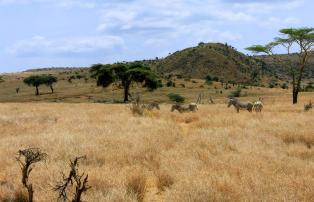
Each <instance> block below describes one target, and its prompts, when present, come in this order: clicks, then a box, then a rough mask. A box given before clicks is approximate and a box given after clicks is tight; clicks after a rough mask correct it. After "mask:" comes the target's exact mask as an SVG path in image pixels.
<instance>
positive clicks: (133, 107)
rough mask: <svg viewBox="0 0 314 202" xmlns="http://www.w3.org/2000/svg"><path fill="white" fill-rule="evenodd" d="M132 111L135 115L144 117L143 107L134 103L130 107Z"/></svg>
mask: <svg viewBox="0 0 314 202" xmlns="http://www.w3.org/2000/svg"><path fill="white" fill-rule="evenodd" d="M130 110H131V112H132V114H133V115H139V116H142V115H143V114H144V109H143V108H142V106H141V105H139V104H136V103H132V104H131V105H130Z"/></svg>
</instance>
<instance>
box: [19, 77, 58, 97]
mask: <svg viewBox="0 0 314 202" xmlns="http://www.w3.org/2000/svg"><path fill="white" fill-rule="evenodd" d="M56 82H57V78H56V77H54V76H51V75H33V76H29V77H27V78H25V79H24V83H25V84H27V85H28V86H34V87H35V89H36V90H35V95H36V96H38V95H39V86H40V85H47V86H49V87H50V89H51V92H52V93H53V86H52V85H53V83H56Z"/></svg>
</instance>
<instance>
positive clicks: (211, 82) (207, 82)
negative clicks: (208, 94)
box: [205, 75, 213, 85]
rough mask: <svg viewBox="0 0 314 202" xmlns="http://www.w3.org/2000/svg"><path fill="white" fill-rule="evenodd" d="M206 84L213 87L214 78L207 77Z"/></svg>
mask: <svg viewBox="0 0 314 202" xmlns="http://www.w3.org/2000/svg"><path fill="white" fill-rule="evenodd" d="M205 82H206V84H207V85H211V84H213V78H212V77H211V76H209V75H207V76H206V77H205Z"/></svg>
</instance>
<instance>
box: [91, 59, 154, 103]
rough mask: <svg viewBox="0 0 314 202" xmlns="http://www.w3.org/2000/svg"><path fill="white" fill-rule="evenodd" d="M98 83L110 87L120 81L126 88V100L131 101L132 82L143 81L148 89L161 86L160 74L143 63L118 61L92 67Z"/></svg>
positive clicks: (93, 75) (92, 73) (92, 72)
mask: <svg viewBox="0 0 314 202" xmlns="http://www.w3.org/2000/svg"><path fill="white" fill-rule="evenodd" d="M90 72H91V75H92V77H93V78H96V80H97V85H98V86H102V87H108V86H109V85H110V84H112V83H116V82H120V83H121V85H122V87H123V89H124V102H128V101H129V95H130V93H129V91H130V87H131V85H132V83H134V82H135V83H142V84H143V87H145V88H147V89H148V90H151V91H152V90H155V89H157V88H158V87H160V82H159V81H158V76H157V75H156V74H155V73H154V72H153V71H152V70H151V69H150V68H149V67H147V66H144V65H143V64H141V63H138V62H134V63H117V64H113V65H109V64H107V65H103V64H96V65H93V66H92V67H91V69H90Z"/></svg>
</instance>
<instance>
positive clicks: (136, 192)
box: [125, 171, 146, 201]
mask: <svg viewBox="0 0 314 202" xmlns="http://www.w3.org/2000/svg"><path fill="white" fill-rule="evenodd" d="M125 186H126V189H127V192H128V194H129V195H131V196H135V197H136V199H137V200H138V201H143V199H144V196H145V192H146V176H145V175H144V174H143V173H142V172H140V171H137V172H135V173H134V174H133V175H131V176H130V177H129V178H128V179H127V182H126V185H125Z"/></svg>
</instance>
